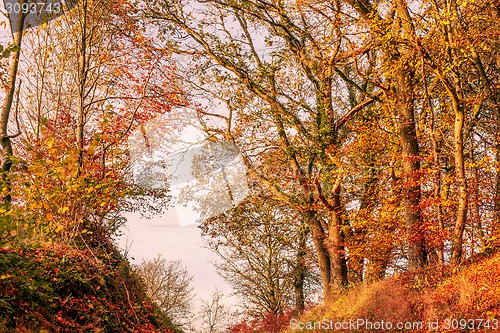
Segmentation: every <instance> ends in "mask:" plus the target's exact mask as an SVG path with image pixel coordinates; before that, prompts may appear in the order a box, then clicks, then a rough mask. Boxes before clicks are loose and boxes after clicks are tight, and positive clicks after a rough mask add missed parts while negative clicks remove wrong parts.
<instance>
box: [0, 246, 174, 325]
mask: <svg viewBox="0 0 500 333" xmlns="http://www.w3.org/2000/svg"><path fill="white" fill-rule="evenodd" d="M0 267H1V273H0V313H2V319H1V320H0V331H1V332H19V333H21V332H24V333H30V332H33V333H35V332H36V333H40V332H75V333H78V332H81V333H83V332H143V333H146V332H148V333H153V332H158V333H160V332H161V333H173V332H174V330H173V329H172V328H171V327H172V325H171V324H170V321H169V320H168V318H166V317H165V316H164V315H162V314H161V313H160V311H159V309H158V308H157V307H156V305H154V304H153V303H152V302H151V301H150V300H149V299H148V298H147V297H146V296H145V292H144V290H143V288H142V286H141V282H140V280H139V278H138V277H137V276H136V275H135V273H134V272H133V271H132V269H131V268H130V266H129V264H128V262H127V261H126V260H125V259H124V258H123V257H122V256H121V255H120V254H119V253H117V252H113V251H109V250H108V251H102V250H100V251H97V250H77V249H74V248H72V247H68V246H66V245H62V244H58V243H50V244H43V245H39V246H34V245H32V246H16V247H11V248H2V249H1V250H0Z"/></svg>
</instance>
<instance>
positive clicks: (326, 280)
mask: <svg viewBox="0 0 500 333" xmlns="http://www.w3.org/2000/svg"><path fill="white" fill-rule="evenodd" d="M316 214H317V212H315V211H309V212H308V213H307V215H308V219H309V225H310V228H311V232H312V238H313V243H314V249H315V250H316V255H317V257H318V266H319V271H320V275H321V282H322V284H323V295H324V298H325V300H327V299H328V297H329V295H330V287H331V285H330V281H331V268H330V255H329V253H328V250H327V248H326V246H325V239H326V233H325V230H324V229H323V226H322V225H321V222H320V221H319V219H318V217H317V215H316Z"/></svg>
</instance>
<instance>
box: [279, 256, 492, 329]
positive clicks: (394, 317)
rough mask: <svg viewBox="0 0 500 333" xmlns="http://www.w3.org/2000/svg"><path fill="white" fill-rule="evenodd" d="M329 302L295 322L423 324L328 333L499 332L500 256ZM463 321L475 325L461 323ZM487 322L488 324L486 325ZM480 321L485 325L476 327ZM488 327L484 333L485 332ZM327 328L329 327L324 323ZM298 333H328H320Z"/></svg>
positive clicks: (358, 289) (381, 284) (404, 278)
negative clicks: (420, 326) (410, 327)
mask: <svg viewBox="0 0 500 333" xmlns="http://www.w3.org/2000/svg"><path fill="white" fill-rule="evenodd" d="M328 303H329V304H327V305H323V306H321V307H318V308H315V309H313V310H312V311H310V312H309V313H307V314H304V315H303V316H302V317H301V318H299V319H298V320H299V321H300V322H302V323H304V324H306V323H307V322H309V323H310V324H312V323H314V322H322V321H323V320H324V319H328V320H330V319H331V320H333V323H335V322H342V321H344V322H348V321H349V320H350V319H353V320H354V321H355V320H357V319H366V320H369V321H371V322H372V323H373V322H381V321H382V320H384V321H385V322H387V321H390V322H391V323H392V325H393V327H394V325H396V324H397V323H398V322H410V323H412V322H419V321H422V322H423V325H424V326H423V329H415V328H413V329H402V330H396V329H395V327H394V329H393V330H387V329H386V330H375V329H373V328H372V329H367V327H366V326H363V325H361V326H360V328H364V329H359V330H333V331H342V332H345V331H351V332H383V331H400V332H401V331H403V332H464V331H466V332H495V331H499V332H500V324H498V322H497V321H496V320H497V319H498V320H500V254H496V255H492V256H490V257H483V258H479V257H478V258H475V262H473V261H470V262H469V263H468V264H464V265H462V266H461V267H459V268H456V269H454V271H451V270H450V269H449V268H448V267H430V268H429V269H427V270H426V271H422V272H417V273H412V274H406V275H404V276H401V277H398V278H392V279H388V280H384V281H380V282H377V283H374V284H371V285H368V286H358V287H356V288H353V289H351V290H349V291H348V292H346V293H345V294H343V295H341V296H339V297H338V299H336V300H331V301H330V302H328ZM436 319H438V320H439V322H438V324H439V326H438V327H435V326H432V327H431V328H432V329H429V326H428V322H429V320H430V321H431V322H432V323H433V324H432V325H435V323H436ZM453 319H455V321H452V320H453ZM461 319H462V322H460V321H459V320H461ZM463 319H468V320H470V319H476V320H475V321H474V322H472V321H468V322H465V321H463ZM488 319H489V320H490V321H486V320H488ZM457 320H458V321H457ZM479 320H484V321H483V322H482V324H481V325H482V327H480V328H478V326H479V323H480V321H479ZM488 324H489V325H490V326H489V328H487V327H484V326H485V325H486V326H488ZM497 324H498V326H497ZM317 325H319V324H317ZM327 325H328V326H327V328H330V327H331V326H330V325H331V323H330V322H329V321H328V323H327ZM333 325H334V324H333ZM408 325H410V324H408ZM411 325H413V324H411ZM415 325H416V326H415V327H418V324H415ZM463 325H469V328H468V329H467V328H463ZM296 327H297V326H296ZM332 327H335V326H332ZM323 328H325V327H323ZM351 328H352V327H351ZM385 328H387V326H385ZM495 328H497V329H495ZM302 331H303V332H311V331H315V332H332V330H325V329H317V330H302ZM302 331H301V330H293V332H302ZM287 332H292V330H289V331H287Z"/></svg>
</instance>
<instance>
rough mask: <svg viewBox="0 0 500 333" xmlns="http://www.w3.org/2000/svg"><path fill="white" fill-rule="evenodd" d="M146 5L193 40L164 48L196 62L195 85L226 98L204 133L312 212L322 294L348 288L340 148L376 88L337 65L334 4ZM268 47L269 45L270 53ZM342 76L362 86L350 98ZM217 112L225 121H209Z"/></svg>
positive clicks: (205, 116)
mask: <svg viewBox="0 0 500 333" xmlns="http://www.w3.org/2000/svg"><path fill="white" fill-rule="evenodd" d="M146 5H147V8H146V9H145V13H146V16H147V17H149V18H151V19H153V20H155V21H156V22H157V23H158V25H159V27H169V28H171V29H174V30H175V31H177V32H178V33H179V34H180V36H185V37H188V38H183V39H182V41H189V42H188V43H182V41H181V40H179V41H173V42H170V43H169V44H167V45H168V46H170V47H171V48H172V50H173V51H174V52H177V53H179V54H183V55H191V56H193V58H194V59H195V62H194V63H193V66H192V67H190V68H189V70H190V71H192V72H195V73H198V75H199V76H198V79H195V78H193V80H192V81H193V86H194V87H197V88H198V89H199V90H200V91H203V92H206V93H207V94H208V95H210V94H212V95H216V97H218V99H219V100H221V101H223V102H224V103H226V109H227V113H225V114H224V115H214V114H213V112H201V114H200V117H201V118H202V121H203V122H204V123H205V125H207V126H206V129H207V132H208V133H209V134H210V135H215V136H219V137H220V139H225V140H229V141H230V142H233V143H234V144H236V146H238V147H241V148H242V149H241V151H243V153H244V156H245V157H246V159H245V160H246V164H247V167H248V168H249V170H250V171H251V173H252V174H253V175H254V176H255V177H256V179H258V181H259V182H261V183H262V184H263V185H265V186H267V188H268V189H269V191H271V192H272V193H273V194H274V195H275V197H276V198H277V199H279V200H281V201H283V202H284V203H286V204H288V205H290V206H291V207H294V209H296V210H297V211H298V212H300V213H301V214H303V215H304V216H306V220H307V223H309V225H310V229H311V231H312V232H311V233H312V239H313V241H314V244H315V249H316V253H317V256H318V265H319V267H320V270H321V274H322V280H323V286H324V288H325V293H326V294H328V293H329V292H330V291H331V290H335V289H337V288H341V287H342V286H345V285H346V284H347V266H346V255H345V253H346V249H345V242H344V232H343V231H342V229H343V228H344V225H345V224H346V223H347V221H344V220H343V213H342V211H343V205H342V203H341V188H342V182H343V176H344V174H343V171H342V169H343V163H344V161H342V159H341V156H340V155H339V154H337V152H338V147H340V146H341V145H342V142H343V140H345V139H346V137H347V136H348V134H346V135H345V136H342V135H340V131H341V130H342V128H343V126H344V125H345V124H346V122H347V120H348V119H349V118H350V117H352V116H353V115H355V114H356V113H357V112H360V111H361V110H363V109H364V108H365V107H366V106H367V105H370V104H372V103H374V102H375V101H376V100H377V99H378V95H379V93H378V92H373V93H371V92H369V91H367V90H366V89H364V88H363V85H362V83H361V82H354V81H352V78H351V77H349V75H348V74H346V73H345V72H344V71H343V70H344V68H340V66H337V64H336V62H337V61H339V59H341V58H342V57H343V56H346V55H345V54H344V53H343V52H344V50H343V42H342V38H341V36H342V34H343V32H342V29H331V26H335V25H336V24H338V25H339V26H340V27H342V28H344V27H345V25H344V22H341V21H340V20H339V16H338V15H336V14H335V13H336V7H335V6H333V5H332V6H331V5H327V4H323V5H320V7H321V8H309V7H308V6H307V5H306V4H304V5H301V4H298V5H297V7H295V6H294V5H293V4H288V3H267V2H263V3H257V2H252V1H243V2H238V1H236V2H231V1H228V2H225V1H210V2H206V3H204V4H203V5H200V6H201V7H203V9H202V10H197V9H195V8H194V7H192V8H191V9H190V7H189V6H188V5H187V4H186V3H184V2H181V1H178V2H171V3H168V4H167V3H163V2H159V1H147V2H146ZM323 11H324V13H325V15H317V14H318V13H321V12H323ZM315 13H316V14H315ZM318 18H319V20H317V19H318ZM240 36H242V38H240ZM266 47H268V48H269V50H272V51H271V52H269V53H266V52H264V49H265V48H266ZM340 51H342V52H340ZM346 81H348V82H350V83H352V84H354V85H355V86H356V87H358V88H359V90H356V91H355V92H354V94H355V95H356V97H357V98H352V99H351V103H350V102H349V99H348V97H347V96H343V92H344V91H343V90H342V89H339V90H336V87H342V86H345V84H346V83H345V82H346ZM214 97H215V96H214ZM211 118H212V119H215V118H218V119H219V120H218V121H217V122H215V123H216V124H217V123H221V121H222V122H225V123H226V124H227V126H225V127H223V128H222V129H221V128H217V127H214V126H210V125H211V124H213V123H212V122H211ZM249 123H250V124H259V125H257V126H250V127H248V126H247V124H249ZM259 126H261V127H260V129H261V130H262V131H257V129H258V128H259ZM245 128H246V129H245ZM265 131H267V133H266V132H265ZM250 137H252V140H251V141H249V138H250ZM246 143H250V145H246ZM267 149H271V150H272V152H273V153H272V154H271V155H272V156H273V157H274V158H275V161H274V162H273V163H270V164H269V165H265V163H260V162H261V161H259V158H258V157H257V156H258V152H259V151H261V150H267ZM278 161H279V162H278ZM275 164H279V165H275ZM277 170H280V171H279V172H275V171H277Z"/></svg>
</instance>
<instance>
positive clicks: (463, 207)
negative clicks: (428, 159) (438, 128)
mask: <svg viewBox="0 0 500 333" xmlns="http://www.w3.org/2000/svg"><path fill="white" fill-rule="evenodd" d="M452 104H453V108H454V110H455V126H454V141H455V142H454V145H455V153H454V157H455V172H456V177H457V183H458V187H459V197H458V209H457V217H456V220H455V226H454V228H453V235H452V239H451V263H452V264H459V263H460V261H461V260H462V243H463V234H464V229H465V222H466V220H467V205H468V192H467V180H466V178H465V162H464V133H463V129H464V118H465V115H464V110H463V108H462V106H461V105H460V104H459V101H458V100H452Z"/></svg>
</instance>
